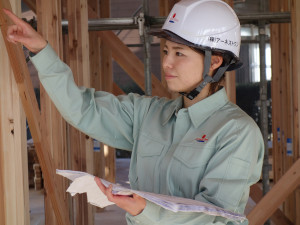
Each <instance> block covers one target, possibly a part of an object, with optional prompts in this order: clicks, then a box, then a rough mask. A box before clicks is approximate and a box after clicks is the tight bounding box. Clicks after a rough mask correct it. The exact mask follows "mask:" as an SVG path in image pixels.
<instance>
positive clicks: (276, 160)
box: [270, 1, 283, 183]
mask: <svg viewBox="0 0 300 225" xmlns="http://www.w3.org/2000/svg"><path fill="white" fill-rule="evenodd" d="M277 10H278V7H277V6H276V4H275V2H274V1H270V11H277ZM279 26H280V25H279V24H271V26H270V30H271V36H270V45H271V49H272V52H271V53H272V57H271V60H272V63H271V64H272V81H271V96H272V133H273V145H272V146H273V148H272V156H273V172H274V178H273V180H274V182H275V183H276V182H277V181H278V180H279V179H280V177H281V176H282V174H283V169H282V160H283V158H282V157H283V156H282V142H283V140H282V139H281V129H282V127H281V120H280V115H281V106H280V104H279V101H280V92H279V90H280V84H281V83H280V63H278V62H280V57H279V56H280V54H279V44H280V42H279V36H280V33H279Z"/></svg>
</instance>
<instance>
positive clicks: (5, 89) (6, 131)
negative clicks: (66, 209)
mask: <svg viewBox="0 0 300 225" xmlns="http://www.w3.org/2000/svg"><path fill="white" fill-rule="evenodd" d="M10 2H11V5H12V8H13V11H14V12H15V13H16V14H17V15H20V12H21V7H20V6H21V2H20V1H19V0H11V1H10ZM0 49H1V51H0V68H1V70H2V72H1V75H0V103H1V104H0V163H1V166H0V195H1V197H0V224H9V225H17V224H20V225H29V224H30V218H29V185H28V163H27V149H26V123H25V121H26V118H25V114H24V111H23V107H22V105H21V100H20V96H19V92H18V88H17V84H16V81H15V79H14V76H13V71H12V68H11V64H10V61H9V57H8V54H7V51H6V48H5V43H4V40H3V37H2V36H1V37H0Z"/></svg>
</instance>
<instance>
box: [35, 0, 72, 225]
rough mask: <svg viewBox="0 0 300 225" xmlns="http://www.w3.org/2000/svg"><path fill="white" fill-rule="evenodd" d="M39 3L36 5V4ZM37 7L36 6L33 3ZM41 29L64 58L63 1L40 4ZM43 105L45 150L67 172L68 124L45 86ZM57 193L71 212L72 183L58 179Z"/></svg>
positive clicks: (49, 215) (48, 213)
mask: <svg viewBox="0 0 300 225" xmlns="http://www.w3.org/2000/svg"><path fill="white" fill-rule="evenodd" d="M34 3H35V1H34ZM32 4H33V3H32ZM35 9H36V12H35V13H36V14H37V25H38V26H37V27H38V32H39V33H40V34H41V35H42V36H43V37H44V38H45V39H46V40H47V41H48V42H49V43H50V44H51V46H52V47H53V48H54V49H55V51H56V52H57V54H58V55H59V56H62V29H61V1H60V0H51V1H42V0H37V1H36V6H35ZM40 105H41V125H42V126H41V128H42V129H41V133H42V142H43V143H47V144H44V148H46V149H47V151H49V152H50V153H51V154H50V155H51V160H52V161H53V164H54V167H55V168H58V169H68V168H67V162H66V159H67V158H68V157H67V151H66V149H67V146H66V145H67V141H66V122H65V121H64V120H63V118H62V117H61V115H60V113H59V112H58V111H57V109H56V107H55V106H54V104H53V103H52V101H51V99H50V98H49V96H48V94H47V93H46V91H45V90H44V88H43V86H42V85H41V86H40ZM54 181H55V182H56V187H57V189H56V192H57V195H58V196H59V198H60V199H61V202H60V204H61V205H63V207H65V208H68V202H67V200H68V198H69V196H68V195H66V189H67V185H68V183H67V182H65V181H64V179H62V178H61V177H59V176H55V179H54ZM47 192H48V190H47V188H45V196H44V197H45V198H44V202H45V204H44V206H45V224H53V225H55V224H56V218H55V217H56V216H55V214H54V210H53V207H52V204H51V200H50V198H49V196H48V194H47Z"/></svg>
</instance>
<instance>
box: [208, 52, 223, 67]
mask: <svg viewBox="0 0 300 225" xmlns="http://www.w3.org/2000/svg"><path fill="white" fill-rule="evenodd" d="M222 63H223V57H222V56H220V55H212V56H211V63H210V71H214V70H215V69H217V68H219V67H220V66H221V65H222Z"/></svg>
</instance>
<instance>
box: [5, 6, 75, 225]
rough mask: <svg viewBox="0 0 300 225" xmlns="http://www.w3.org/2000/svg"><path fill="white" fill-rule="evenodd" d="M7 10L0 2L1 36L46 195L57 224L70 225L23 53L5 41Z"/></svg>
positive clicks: (17, 46)
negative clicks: (60, 197) (45, 142)
mask: <svg viewBox="0 0 300 225" xmlns="http://www.w3.org/2000/svg"><path fill="white" fill-rule="evenodd" d="M3 8H7V9H10V10H11V6H10V3H9V2H8V1H7V0H0V25H1V31H2V35H3V37H4V40H5V45H6V49H7V52H8V56H9V59H10V63H11V66H12V69H13V72H14V77H15V80H16V83H17V86H18V90H19V94H20V97H21V101H22V105H23V107H24V111H25V113H26V116H27V120H28V124H29V127H30V131H31V134H32V137H33V140H34V144H35V148H36V151H37V155H38V158H39V162H40V164H41V167H42V171H43V176H44V181H45V186H46V187H47V189H48V195H49V197H50V198H51V202H52V205H53V208H54V211H55V215H56V219H57V221H58V224H61V225H68V224H70V222H69V219H68V216H67V215H68V212H67V210H66V208H64V207H62V205H61V204H60V199H59V198H58V196H57V194H56V188H55V183H54V178H53V177H54V174H55V167H54V165H53V162H52V161H51V160H49V159H51V157H50V155H49V152H47V151H45V149H44V148H43V147H42V146H43V145H42V141H41V140H42V138H41V131H40V127H39V125H40V120H41V117H40V113H39V108H38V104H37V101H36V98H35V94H34V91H33V87H32V83H31V80H30V75H29V71H28V68H27V65H26V62H25V58H24V53H23V50H22V47H21V46H20V45H14V44H11V43H9V42H8V41H7V40H6V36H7V33H6V31H7V26H8V25H9V24H10V22H9V21H8V20H7V19H6V16H5V15H4V14H3V12H2V9H3Z"/></svg>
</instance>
